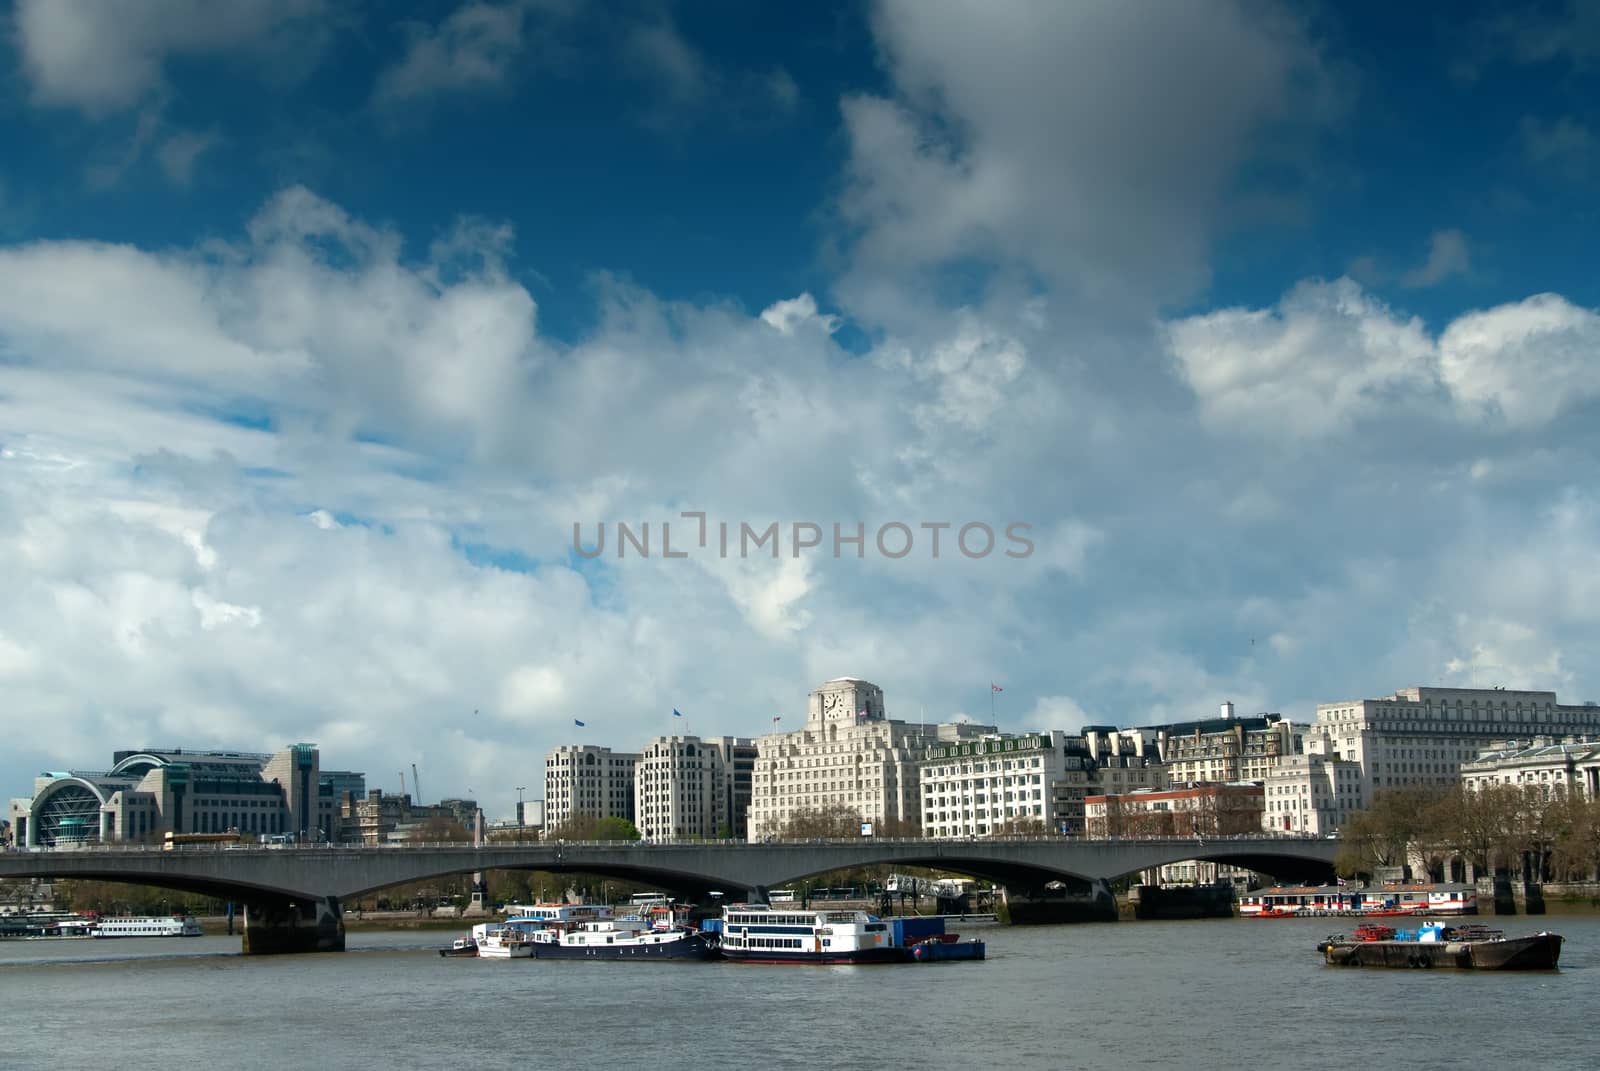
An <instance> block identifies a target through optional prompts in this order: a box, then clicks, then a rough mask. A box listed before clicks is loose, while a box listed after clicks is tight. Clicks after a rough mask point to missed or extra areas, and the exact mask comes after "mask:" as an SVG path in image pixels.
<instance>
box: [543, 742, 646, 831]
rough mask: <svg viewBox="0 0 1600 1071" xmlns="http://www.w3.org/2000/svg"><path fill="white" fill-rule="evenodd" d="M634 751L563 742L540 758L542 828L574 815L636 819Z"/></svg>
mask: <svg viewBox="0 0 1600 1071" xmlns="http://www.w3.org/2000/svg"><path fill="white" fill-rule="evenodd" d="M638 762H639V755H638V754H637V753H636V752H614V751H612V750H611V749H610V748H608V747H597V746H595V745H593V744H563V745H562V746H560V747H558V748H555V749H553V750H552V751H550V752H549V754H547V755H546V756H545V759H544V800H545V823H546V824H545V829H546V830H558V829H559V828H560V827H561V826H563V825H565V824H566V823H568V822H570V821H572V820H573V819H575V818H626V819H627V820H628V821H630V822H637V820H638V813H637V810H636V808H635V803H634V776H633V775H634V767H635V766H636V765H637V764H638Z"/></svg>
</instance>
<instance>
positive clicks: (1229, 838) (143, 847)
mask: <svg viewBox="0 0 1600 1071" xmlns="http://www.w3.org/2000/svg"><path fill="white" fill-rule="evenodd" d="M1322 839H1324V838H1322V837H1319V836H1317V835H1316V834H1314V833H1234V834H1229V835H1226V836H1212V837H1197V836H1188V837H1067V836H1060V835H1046V836H1029V835H1000V836H983V837H833V838H829V837H769V838H766V839H764V840H761V841H743V840H692V839H682V840H678V839H660V838H653V839H650V840H635V841H628V840H525V841H523V840H517V841H486V842H485V843H483V844H481V845H476V846H474V845H473V844H472V843H471V842H470V841H398V842H385V843H383V844H364V843H359V842H357V843H344V842H335V841H328V842H323V843H319V844H185V845H181V846H178V847H175V848H167V847H165V846H163V845H160V844H123V843H109V844H75V845H71V846H69V847H57V848H45V847H35V848H26V847H22V846H20V845H19V846H15V847H13V848H11V849H10V850H11V851H14V852H43V851H54V852H61V853H63V854H74V853H78V852H124V853H130V854H151V853H157V854H161V855H170V856H176V857H182V856H184V855H193V854H195V853H197V852H202V853H214V852H328V851H342V852H350V851H356V852H367V851H372V852H392V851H412V850H422V849H440V848H450V849H455V850H469V851H470V850H474V848H475V849H476V850H477V851H483V852H492V851H503V850H507V849H517V848H557V847H559V848H645V849H649V848H685V847H695V848H710V849H723V850H738V849H743V848H749V847H776V846H783V845H819V844H820V845H837V846H841V847H857V848H859V847H863V846H865V845H867V844H869V843H870V844H894V845H903V844H918V845H927V844H939V845H954V844H971V845H974V846H975V845H979V844H1062V843H1068V844H1120V845H1128V844H1151V845H1156V844H1187V845H1204V846H1206V847H1212V846H1222V845H1226V844H1235V843H1239V842H1241V841H1253V842H1266V843H1279V842H1284V841H1293V842H1304V841H1319V840H1322Z"/></svg>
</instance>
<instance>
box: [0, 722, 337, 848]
mask: <svg viewBox="0 0 1600 1071" xmlns="http://www.w3.org/2000/svg"><path fill="white" fill-rule="evenodd" d="M360 777H361V775H360V774H352V773H348V772H345V771H339V772H337V773H331V772H330V774H329V775H327V776H324V775H323V774H322V772H321V770H320V756H319V753H318V751H317V748H316V746H315V745H313V744H294V745H291V746H290V747H287V748H285V749H284V750H282V751H279V752H276V753H275V754H271V755H264V754H252V753H248V752H239V751H193V750H187V749H184V748H145V749H140V750H130V751H117V752H114V753H113V754H112V766H111V769H110V770H105V771H94V772H89V771H79V770H66V771H58V772H52V773H44V774H41V775H40V776H39V777H38V778H36V779H35V780H34V790H33V795H32V797H30V798H26V799H13V800H12V801H11V805H10V817H11V822H12V826H13V829H14V831H15V835H16V840H17V843H18V844H20V845H26V846H28V847H53V846H56V845H67V844H109V843H114V842H119V841H121V842H143V841H155V840H159V839H160V838H161V837H162V836H163V835H165V834H167V833H224V832H229V831H237V832H239V833H248V834H254V835H273V834H284V833H292V834H296V835H297V836H298V837H299V838H300V839H303V840H310V841H315V840H333V839H335V838H336V837H337V835H338V828H337V827H338V799H337V798H336V796H335V795H334V784H335V782H336V781H337V782H340V783H345V784H351V783H355V782H354V781H353V779H355V778H360Z"/></svg>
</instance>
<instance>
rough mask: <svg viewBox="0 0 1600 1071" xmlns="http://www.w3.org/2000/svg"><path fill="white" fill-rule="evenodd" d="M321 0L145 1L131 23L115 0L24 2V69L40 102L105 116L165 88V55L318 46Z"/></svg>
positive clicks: (19, 26)
mask: <svg viewBox="0 0 1600 1071" xmlns="http://www.w3.org/2000/svg"><path fill="white" fill-rule="evenodd" d="M323 15H324V9H323V4H322V2H321V0H230V2H228V3H211V2H209V0H143V2H142V3H140V4H139V5H138V13H137V16H136V17H130V14H129V12H128V10H127V6H126V5H125V4H121V3H117V2H116V0H75V2H73V3H65V4H63V3H56V2H54V0H20V2H19V4H18V6H17V11H16V34H17V43H18V45H19V46H20V49H21V53H22V68H23V71H24V73H25V74H26V75H27V77H28V80H29V82H30V83H31V84H32V87H33V100H34V102H35V103H36V104H41V105H50V106H60V107H69V108H76V109H78V110H79V111H82V112H83V113H85V114H86V115H89V116H91V117H101V116H105V115H108V114H111V113H114V112H119V111H123V110H125V109H128V108H132V107H134V106H136V105H137V104H139V103H140V102H141V101H144V100H146V99H147V98H149V97H150V96H151V95H152V94H154V93H156V92H157V91H158V90H159V89H161V88H162V85H163V69H164V67H165V65H166V63H167V61H168V60H169V59H172V58H177V57H194V56H204V55H220V54H227V53H239V54H250V53H256V54H258V55H261V56H268V57H272V58H273V60H274V65H275V66H280V67H281V66H282V64H279V63H278V62H277V60H278V58H279V57H280V56H283V55H286V54H298V56H299V57H300V58H301V60H302V62H303V61H304V57H306V56H307V55H311V54H314V53H315V52H316V51H317V48H318V47H319V42H320V38H321V34H322V31H323V27H322V26H321V21H322V19H323Z"/></svg>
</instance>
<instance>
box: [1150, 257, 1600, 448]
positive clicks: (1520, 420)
mask: <svg viewBox="0 0 1600 1071" xmlns="http://www.w3.org/2000/svg"><path fill="white" fill-rule="evenodd" d="M1167 337H1168V344H1169V347H1170V350H1171V352H1172V354H1173V356H1174V357H1175V358H1176V359H1177V362H1178V368H1179V371H1180V373H1181V374H1182V376H1183V377H1184V379H1185V380H1186V381H1187V382H1188V384H1189V385H1190V387H1191V388H1192V389H1193V390H1194V392H1195V395H1196V397H1197V398H1198V400H1199V403H1200V409H1201V414H1202V416H1203V417H1204V418H1205V419H1206V420H1207V421H1208V422H1209V423H1211V424H1213V425H1215V426H1218V427H1226V428H1231V429H1234V430H1236V431H1238V432H1241V433H1245V434H1271V435H1283V436H1289V437H1292V438H1302V439H1315V438H1319V437H1325V436H1328V435H1333V434H1335V433H1338V432H1340V431H1343V430H1345V429H1347V428H1349V427H1351V426H1353V425H1354V424H1355V423H1357V422H1358V421H1362V420H1373V419H1376V418H1378V417H1380V416H1381V415H1383V414H1384V413H1385V412H1391V411H1393V412H1408V411H1409V412H1410V413H1412V414H1413V415H1417V414H1423V413H1425V412H1428V411H1429V410H1430V409H1431V410H1432V411H1433V412H1434V413H1437V414H1438V415H1439V416H1443V417H1451V416H1453V417H1455V418H1457V419H1463V420H1468V421H1472V420H1477V419H1492V420H1494V421H1497V422H1500V423H1502V424H1504V425H1506V426H1510V427H1520V428H1527V427H1534V426H1538V425H1541V424H1545V423H1548V422H1549V421H1551V420H1553V419H1555V417H1556V416H1557V415H1558V414H1559V413H1560V412H1561V411H1562V410H1563V409H1564V408H1566V407H1568V406H1571V405H1573V404H1579V403H1582V402H1584V401H1586V400H1588V399H1592V398H1594V397H1596V396H1600V366H1597V365H1596V363H1595V362H1594V361H1593V360H1592V359H1590V358H1591V355H1592V353H1593V352H1594V350H1595V347H1596V345H1597V344H1600V316H1597V315H1596V314H1595V313H1594V312H1592V311H1590V310H1587V309H1581V308H1578V307H1577V306H1574V305H1572V304H1570V303H1569V302H1567V301H1566V300H1565V299H1563V298H1561V297H1559V296H1557V295H1554V294H1541V295H1536V296H1534V297H1530V298H1527V299H1525V300H1523V301H1520V302H1513V303H1508V304H1505V305H1499V306H1496V307H1494V308H1492V309H1486V310H1483V311H1480V312H1472V313H1467V314H1465V315H1462V316H1460V317H1457V318H1456V319H1455V320H1453V321H1452V322H1451V323H1450V324H1449V325H1448V326H1446V328H1445V330H1444V331H1443V332H1442V333H1441V334H1440V335H1439V336H1438V338H1437V339H1435V338H1433V337H1431V336H1430V335H1429V333H1428V332H1427V330H1426V329H1425V328H1424V326H1423V324H1422V321H1421V320H1419V319H1417V318H1415V317H1411V318H1405V317H1403V316H1402V315H1400V314H1398V313H1396V312H1395V311H1394V310H1393V309H1391V308H1389V307H1388V306H1386V305H1384V304H1383V303H1382V302H1380V301H1378V300H1377V299H1376V298H1374V297H1373V296H1372V295H1370V294H1368V293H1366V292H1365V291H1363V290H1362V289H1361V288H1360V287H1359V286H1357V285H1356V284H1355V283H1354V282H1353V281H1351V280H1349V279H1340V280H1337V281H1335V282H1332V283H1325V282H1320V281H1308V282H1304V283H1301V284H1300V285H1299V286H1297V287H1295V288H1294V289H1293V290H1291V291H1290V292H1289V293H1288V294H1286V295H1285V296H1284V298H1283V300H1282V301H1281V302H1280V303H1279V305H1278V307H1277V308H1276V309H1275V310H1267V309H1221V310H1218V311H1216V312H1211V313H1205V314H1202V315H1199V316H1193V317H1189V318H1186V319H1183V320H1178V321H1175V322H1173V323H1171V324H1169V325H1168V326H1167ZM1440 400H1448V402H1449V403H1450V404H1449V405H1448V407H1447V408H1444V409H1439V408H1438V406H1437V405H1436V404H1435V403H1437V402H1438V401H1440Z"/></svg>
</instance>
